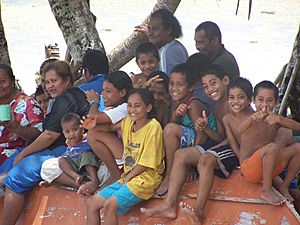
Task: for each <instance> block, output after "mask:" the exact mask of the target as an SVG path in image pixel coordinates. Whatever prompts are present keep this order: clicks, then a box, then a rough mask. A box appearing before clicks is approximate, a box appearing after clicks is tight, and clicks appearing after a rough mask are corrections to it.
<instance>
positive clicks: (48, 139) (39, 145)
mask: <svg viewBox="0 0 300 225" xmlns="http://www.w3.org/2000/svg"><path fill="white" fill-rule="evenodd" d="M60 135H61V134H60V133H56V132H53V131H48V130H45V131H44V132H43V133H41V134H40V136H38V138H37V139H35V141H34V142H32V143H31V144H30V145H28V146H27V147H26V148H25V149H24V150H23V151H22V152H21V153H20V154H19V155H18V156H17V157H16V158H15V161H14V165H15V164H17V163H18V162H19V161H20V160H21V159H23V158H25V157H26V156H28V155H31V154H33V153H35V152H39V151H42V150H44V149H46V148H48V147H49V146H51V145H52V144H53V143H54V142H55V141H56V140H57V139H58V138H59V136H60Z"/></svg>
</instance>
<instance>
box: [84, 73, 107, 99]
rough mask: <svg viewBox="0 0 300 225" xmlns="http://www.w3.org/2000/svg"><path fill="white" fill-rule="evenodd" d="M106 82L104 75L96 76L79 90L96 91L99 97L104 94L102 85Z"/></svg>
mask: <svg viewBox="0 0 300 225" xmlns="http://www.w3.org/2000/svg"><path fill="white" fill-rule="evenodd" d="M103 82H104V75H103V74H98V75H96V76H94V77H93V78H92V79H91V80H89V81H88V82H87V83H84V84H81V85H79V88H80V89H82V90H83V91H91V90H94V91H96V92H97V93H98V94H99V95H101V93H102V85H103Z"/></svg>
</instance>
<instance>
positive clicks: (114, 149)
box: [78, 71, 132, 195]
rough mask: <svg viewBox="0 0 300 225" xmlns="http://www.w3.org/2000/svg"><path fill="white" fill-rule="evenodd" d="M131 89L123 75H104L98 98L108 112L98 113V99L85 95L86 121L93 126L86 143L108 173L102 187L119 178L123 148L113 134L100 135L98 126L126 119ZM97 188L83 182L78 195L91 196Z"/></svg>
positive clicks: (95, 95) (95, 185) (89, 93)
mask: <svg viewBox="0 0 300 225" xmlns="http://www.w3.org/2000/svg"><path fill="white" fill-rule="evenodd" d="M131 89H132V82H131V79H130V77H129V76H128V75H127V73H125V72H123V71H115V72H112V73H110V74H108V75H105V80H104V82H103V87H102V97H103V99H104V104H105V106H106V107H107V108H111V109H108V110H105V111H103V112H98V107H99V95H98V94H97V92H95V91H87V99H88V101H89V102H90V105H91V108H90V111H89V115H88V120H92V121H93V123H94V124H93V126H92V127H89V128H90V129H89V131H88V134H87V140H88V143H89V144H90V145H91V148H92V150H93V151H94V153H95V154H96V155H97V156H98V157H99V158H100V159H101V160H102V161H103V162H104V163H105V165H106V166H107V168H108V170H109V172H110V177H109V179H108V180H107V181H106V183H105V184H104V186H106V185H108V184H111V183H113V182H115V181H116V180H117V179H119V178H120V175H121V171H120V169H119V167H118V166H120V167H122V165H123V160H122V156H123V144H122V141H121V139H120V138H119V137H118V135H117V133H115V132H103V131H101V126H102V125H103V124H116V123H118V122H119V121H120V120H122V119H123V118H124V117H125V116H127V103H126V101H127V96H128V92H129V91H130V90H131ZM88 120H87V121H88ZM91 124H92V123H91ZM97 187H98V184H96V183H92V182H87V183H85V184H83V185H81V186H80V188H79V190H78V193H79V194H82V195H86V194H92V193H94V191H95V190H96V189H97Z"/></svg>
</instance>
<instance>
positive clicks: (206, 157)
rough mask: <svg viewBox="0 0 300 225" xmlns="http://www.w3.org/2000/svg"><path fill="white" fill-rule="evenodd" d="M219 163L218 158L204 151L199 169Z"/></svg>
mask: <svg viewBox="0 0 300 225" xmlns="http://www.w3.org/2000/svg"><path fill="white" fill-rule="evenodd" d="M216 163H217V158H216V157H215V156H214V155H212V154H210V153H204V154H203V155H202V156H201V158H200V160H199V162H198V165H197V169H198V171H200V170H203V169H207V168H214V167H215V164H216Z"/></svg>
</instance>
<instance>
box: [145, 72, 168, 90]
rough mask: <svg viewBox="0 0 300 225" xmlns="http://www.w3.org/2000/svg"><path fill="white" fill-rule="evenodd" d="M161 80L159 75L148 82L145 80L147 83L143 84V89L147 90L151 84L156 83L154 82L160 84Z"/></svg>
mask: <svg viewBox="0 0 300 225" xmlns="http://www.w3.org/2000/svg"><path fill="white" fill-rule="evenodd" d="M162 80H163V79H162V78H160V77H159V75H156V76H154V77H152V78H150V79H149V80H147V82H146V83H145V84H144V88H149V87H151V85H152V84H153V83H156V82H161V81H162Z"/></svg>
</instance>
